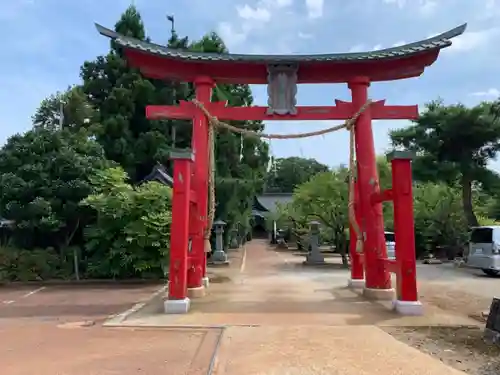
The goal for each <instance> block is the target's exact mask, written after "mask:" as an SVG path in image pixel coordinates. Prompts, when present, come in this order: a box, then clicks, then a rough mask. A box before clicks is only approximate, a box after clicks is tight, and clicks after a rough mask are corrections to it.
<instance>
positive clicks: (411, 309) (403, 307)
mask: <svg viewBox="0 0 500 375" xmlns="http://www.w3.org/2000/svg"><path fill="white" fill-rule="evenodd" d="M392 308H393V309H394V311H396V312H398V313H399V314H401V315H416V316H418V315H424V307H423V306H422V303H421V302H420V301H398V300H394V301H392Z"/></svg>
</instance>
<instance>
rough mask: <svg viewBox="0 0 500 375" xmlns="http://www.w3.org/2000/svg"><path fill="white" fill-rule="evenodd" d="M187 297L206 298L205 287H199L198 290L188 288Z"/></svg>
mask: <svg viewBox="0 0 500 375" xmlns="http://www.w3.org/2000/svg"><path fill="white" fill-rule="evenodd" d="M187 295H188V297H189V298H193V299H194V298H203V297H205V287H204V286H203V285H202V286H199V287H197V288H188V290H187Z"/></svg>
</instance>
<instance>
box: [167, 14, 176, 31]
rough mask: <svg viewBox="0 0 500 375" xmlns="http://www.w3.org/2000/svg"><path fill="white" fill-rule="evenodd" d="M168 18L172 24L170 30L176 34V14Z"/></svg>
mask: <svg viewBox="0 0 500 375" xmlns="http://www.w3.org/2000/svg"><path fill="white" fill-rule="evenodd" d="M167 20H168V21H170V24H171V28H170V32H171V34H172V35H174V34H175V19H174V16H173V15H170V16H167Z"/></svg>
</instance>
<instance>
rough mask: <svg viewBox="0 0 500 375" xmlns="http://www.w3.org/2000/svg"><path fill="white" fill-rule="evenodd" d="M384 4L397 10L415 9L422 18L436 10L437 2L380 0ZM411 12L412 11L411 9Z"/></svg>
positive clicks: (429, 0)
mask: <svg viewBox="0 0 500 375" xmlns="http://www.w3.org/2000/svg"><path fill="white" fill-rule="evenodd" d="M382 1H383V2H384V3H385V4H389V5H395V6H396V7H398V8H399V9H405V8H410V7H411V8H415V7H416V11H417V12H418V13H419V14H421V15H422V16H430V15H433V14H434V13H435V12H436V10H437V8H438V5H439V4H438V1H437V0H411V1H410V0H382ZM411 11H413V9H411Z"/></svg>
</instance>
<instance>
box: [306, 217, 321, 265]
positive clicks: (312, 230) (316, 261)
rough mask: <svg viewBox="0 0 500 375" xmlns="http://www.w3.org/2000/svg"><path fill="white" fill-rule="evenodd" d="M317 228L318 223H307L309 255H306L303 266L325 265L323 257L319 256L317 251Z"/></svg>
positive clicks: (319, 252) (318, 250)
mask: <svg viewBox="0 0 500 375" xmlns="http://www.w3.org/2000/svg"><path fill="white" fill-rule="evenodd" d="M319 226H320V223H319V222H318V221H311V222H310V223H309V249H310V250H309V253H308V254H307V257H306V260H305V261H304V264H306V265H320V264H326V263H325V257H324V256H323V254H321V251H320V249H319Z"/></svg>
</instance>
